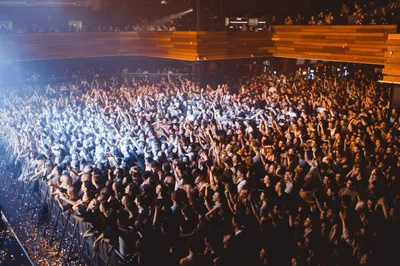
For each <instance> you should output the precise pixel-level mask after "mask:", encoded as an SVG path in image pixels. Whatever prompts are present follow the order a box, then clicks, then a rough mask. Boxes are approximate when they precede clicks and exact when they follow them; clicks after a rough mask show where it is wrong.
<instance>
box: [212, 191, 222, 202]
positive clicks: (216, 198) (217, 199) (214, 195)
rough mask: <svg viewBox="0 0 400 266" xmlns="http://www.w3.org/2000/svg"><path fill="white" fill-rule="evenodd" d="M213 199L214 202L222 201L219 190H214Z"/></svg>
mask: <svg viewBox="0 0 400 266" xmlns="http://www.w3.org/2000/svg"><path fill="white" fill-rule="evenodd" d="M212 200H213V202H214V203H219V202H220V201H221V195H220V194H219V192H218V191H216V192H214V194H213V197H212Z"/></svg>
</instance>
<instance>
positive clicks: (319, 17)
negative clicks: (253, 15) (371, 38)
mask: <svg viewBox="0 0 400 266" xmlns="http://www.w3.org/2000/svg"><path fill="white" fill-rule="evenodd" d="M364 3H365V4H362V2H360V1H354V3H351V4H343V5H342V7H341V8H340V10H339V11H338V12H334V11H331V10H329V9H327V10H325V11H320V12H318V13H317V14H312V15H310V16H309V17H308V18H309V19H307V18H306V17H307V16H305V15H304V14H297V15H296V16H294V17H293V16H286V17H285V18H283V19H280V18H278V16H277V15H276V14H273V15H272V16H271V17H268V18H267V19H265V21H263V24H258V25H247V24H229V25H228V27H227V30H228V31H273V26H274V25H310V26H323V25H396V24H397V15H398V4H397V2H396V1H389V3H388V4H387V5H385V6H379V7H378V6H376V4H375V2H374V1H369V2H368V3H366V2H365V1H364Z"/></svg>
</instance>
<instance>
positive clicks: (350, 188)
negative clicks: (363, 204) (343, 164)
mask: <svg viewBox="0 0 400 266" xmlns="http://www.w3.org/2000/svg"><path fill="white" fill-rule="evenodd" d="M346 188H347V189H348V190H352V189H353V181H351V179H349V180H347V182H346Z"/></svg>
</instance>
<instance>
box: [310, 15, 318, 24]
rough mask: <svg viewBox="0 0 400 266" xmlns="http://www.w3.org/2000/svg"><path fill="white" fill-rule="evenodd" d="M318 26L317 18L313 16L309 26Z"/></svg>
mask: <svg viewBox="0 0 400 266" xmlns="http://www.w3.org/2000/svg"><path fill="white" fill-rule="evenodd" d="M316 24H317V22H316V21H315V17H314V16H311V18H310V20H309V21H308V25H310V26H314V25H316Z"/></svg>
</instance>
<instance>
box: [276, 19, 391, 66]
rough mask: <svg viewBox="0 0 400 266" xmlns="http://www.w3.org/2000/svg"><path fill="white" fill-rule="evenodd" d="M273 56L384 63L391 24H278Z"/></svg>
mask: <svg viewBox="0 0 400 266" xmlns="http://www.w3.org/2000/svg"><path fill="white" fill-rule="evenodd" d="M274 30H275V32H274V35H273V37H272V38H273V41H274V47H275V50H273V51H271V52H272V54H273V56H274V57H284V58H302V59H317V60H326V61H340V62H353V63H364V64H378V65H384V64H385V63H386V60H385V53H386V52H387V44H386V42H387V39H388V35H389V34H391V33H395V32H396V27H395V26H392V25H389V26H386V25H385V26H289V27H288V26H276V27H274Z"/></svg>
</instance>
